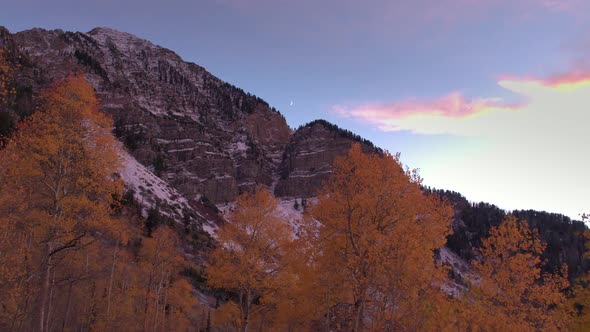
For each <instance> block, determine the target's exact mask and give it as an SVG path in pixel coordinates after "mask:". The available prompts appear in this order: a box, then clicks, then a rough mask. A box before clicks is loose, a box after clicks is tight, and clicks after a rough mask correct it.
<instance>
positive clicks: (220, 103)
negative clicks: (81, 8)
mask: <svg viewBox="0 0 590 332" xmlns="http://www.w3.org/2000/svg"><path fill="white" fill-rule="evenodd" d="M0 31H2V30H0ZM5 31H6V32H5V34H7V37H9V38H10V39H11V40H13V41H14V48H15V49H16V51H17V52H19V53H20V54H21V56H22V59H23V61H22V62H23V64H24V65H23V66H20V68H19V70H18V73H17V84H18V85H19V89H20V90H22V91H30V94H27V95H22V96H20V97H19V98H24V99H26V98H29V99H31V100H30V101H29V102H28V103H23V104H24V105H33V100H32V99H34V96H35V95H36V94H37V92H39V91H40V90H41V89H43V88H44V87H46V86H48V85H49V84H51V82H53V81H55V80H57V79H61V78H63V77H65V76H66V75H68V74H70V73H72V72H82V73H84V74H85V76H86V78H87V79H88V80H89V82H91V84H92V85H93V86H94V88H95V90H96V92H97V95H98V96H99V98H100V101H101V109H102V110H103V111H104V112H106V113H109V114H110V115H111V116H112V117H113V119H114V121H115V133H116V135H117V136H118V138H119V139H120V140H121V141H122V142H123V143H124V144H125V146H126V148H127V150H128V151H129V152H130V154H131V155H132V156H133V158H135V159H137V160H138V161H139V162H140V163H141V164H143V165H144V166H145V167H147V169H148V170H150V171H152V172H153V173H154V174H156V175H157V176H159V177H160V178H161V179H162V180H164V181H166V182H167V183H168V184H169V185H170V186H171V187H172V188H175V190H177V191H178V192H179V193H180V194H181V195H183V196H184V197H186V199H187V200H188V201H191V200H193V201H198V200H202V199H203V198H205V199H206V200H207V201H210V202H212V203H214V204H220V203H225V202H231V201H233V200H234V198H235V196H236V195H238V194H239V193H240V192H242V191H244V190H249V189H251V188H253V187H254V186H256V185H259V184H261V185H266V186H269V187H270V188H273V189H275V188H276V194H277V195H278V196H284V197H285V196H289V197H310V196H313V195H315V191H316V189H317V188H318V187H319V186H320V185H321V181H322V180H323V179H325V178H326V177H327V176H328V175H329V173H330V169H331V164H332V161H333V159H334V158H335V157H336V156H338V155H342V154H345V153H346V151H348V149H349V148H350V145H351V143H352V142H353V141H361V142H363V144H366V143H367V142H364V141H363V140H362V139H360V137H357V136H355V135H353V134H352V133H350V132H346V131H343V130H341V129H339V128H337V127H336V126H334V125H332V124H330V123H328V122H327V121H323V120H321V121H316V122H314V123H311V124H308V125H307V126H304V127H302V128H300V129H298V130H297V131H293V130H292V129H291V128H290V127H289V126H288V125H287V123H286V121H285V119H284V117H283V116H282V115H281V114H280V113H279V112H278V111H277V110H276V109H274V108H272V107H271V106H270V105H269V104H268V103H267V102H265V101H264V100H262V99H261V98H259V97H256V96H254V95H252V94H250V93H247V92H245V91H243V90H242V89H239V88H237V87H235V86H233V85H231V84H228V83H225V82H223V81H221V80H220V79H218V78H217V77H215V76H214V75H212V74H211V73H209V72H207V71H206V70H205V69H204V68H202V67H200V66H198V65H196V64H193V63H188V62H185V61H184V60H182V58H181V57H180V56H178V55H177V54H176V53H174V52H173V51H171V50H168V49H165V48H163V47H160V46H157V45H155V44H153V43H151V42H149V41H147V40H145V39H142V38H139V37H136V36H134V35H132V34H129V33H126V32H121V31H117V30H115V29H111V28H105V27H99V28H95V29H92V30H91V31H89V32H87V33H82V32H64V31H62V30H44V29H31V30H27V31H23V32H19V33H16V34H10V33H9V32H8V31H7V30H5ZM21 111H23V112H24V113H26V112H30V111H32V110H21ZM367 147H368V148H372V145H367Z"/></svg>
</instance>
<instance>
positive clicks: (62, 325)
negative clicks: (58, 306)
mask: <svg viewBox="0 0 590 332" xmlns="http://www.w3.org/2000/svg"><path fill="white" fill-rule="evenodd" d="M73 285H74V283H73V282H70V285H69V287H68V301H67V303H66V313H65V314H64V321H63V323H62V324H61V330H62V331H65V330H66V325H67V324H68V316H69V315H70V305H71V304H72V286H73Z"/></svg>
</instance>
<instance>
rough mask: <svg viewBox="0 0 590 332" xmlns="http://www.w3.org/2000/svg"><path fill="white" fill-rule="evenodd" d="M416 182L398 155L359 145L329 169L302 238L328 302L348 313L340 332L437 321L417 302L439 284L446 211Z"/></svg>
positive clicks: (418, 325)
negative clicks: (312, 255)
mask: <svg viewBox="0 0 590 332" xmlns="http://www.w3.org/2000/svg"><path fill="white" fill-rule="evenodd" d="M420 183H421V179H420V178H419V176H418V174H417V173H416V172H415V171H407V170H406V171H404V169H403V168H402V165H401V163H400V161H399V158H398V157H397V156H395V157H394V156H392V155H390V154H389V153H384V154H383V155H378V154H371V155H370V154H365V153H363V152H362V151H361V147H360V145H358V144H355V145H353V147H352V148H351V150H350V152H349V154H348V155H347V156H346V157H341V158H338V159H336V161H335V162H334V167H333V174H332V177H331V178H330V180H329V181H328V182H327V183H326V184H325V186H324V188H323V189H322V191H321V192H320V194H319V197H318V201H317V204H315V205H314V206H313V207H312V209H311V213H310V215H311V218H309V226H308V229H311V231H309V232H308V233H309V234H311V236H310V237H309V238H310V239H311V240H310V241H312V242H313V245H314V246H315V249H314V251H315V253H316V255H317V257H316V259H317V261H316V262H315V263H314V264H315V266H316V268H317V269H318V273H319V274H318V278H320V279H324V280H325V281H324V282H322V283H323V284H324V285H326V284H327V283H329V282H330V281H332V285H331V286H332V288H335V289H331V290H330V292H327V293H326V294H325V295H324V296H325V298H326V303H328V304H330V303H331V302H334V301H335V300H336V301H337V302H340V303H344V304H347V305H349V307H350V308H351V309H350V316H349V317H348V318H347V319H345V320H344V321H345V323H344V324H345V325H346V326H347V327H346V328H344V329H348V330H353V331H360V330H362V329H364V327H371V328H373V329H377V330H391V329H393V330H395V329H399V328H402V327H404V328H410V329H421V328H423V327H424V326H426V325H425V324H426V322H427V321H428V320H429V319H437V318H436V317H434V315H431V314H430V313H429V312H428V311H427V310H422V306H421V305H417V303H421V302H424V301H428V299H429V298H431V295H429V294H430V293H431V292H437V291H438V289H437V287H438V286H437V285H440V284H441V283H442V280H443V277H444V273H443V271H442V270H441V269H438V268H437V267H436V266H435V262H434V257H433V255H434V251H435V250H436V249H438V248H440V247H441V246H443V245H444V244H445V241H446V235H447V234H449V232H450V219H451V216H452V210H451V208H450V207H449V206H447V205H445V204H444V203H441V202H440V201H438V200H436V199H434V198H430V197H427V196H425V195H424V194H423V193H422V191H421V189H420ZM314 227H315V228H316V230H315V231H314V230H313V229H314ZM314 232H315V234H314ZM314 237H315V240H314V239H313V238H314ZM322 274H324V276H320V275H322ZM324 290H327V289H324ZM318 291H321V290H318ZM328 309H330V308H328ZM326 315H329V312H328V313H326Z"/></svg>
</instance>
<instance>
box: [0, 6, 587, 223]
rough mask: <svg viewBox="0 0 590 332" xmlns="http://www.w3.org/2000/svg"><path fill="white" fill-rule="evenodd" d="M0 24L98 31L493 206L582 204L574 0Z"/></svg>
mask: <svg viewBox="0 0 590 332" xmlns="http://www.w3.org/2000/svg"><path fill="white" fill-rule="evenodd" d="M0 8H2V11H1V12H0V25H3V26H5V27H7V28H8V29H9V30H10V31H12V32H17V31H21V30H26V29H30V28H33V27H42V28H46V29H57V28H59V29H63V30H68V31H82V32H86V31H89V30H91V29H92V28H94V27H97V26H107V27H111V28H115V29H118V30H121V31H125V32H129V33H132V34H135V35H137V36H139V37H142V38H144V39H148V40H150V41H152V42H154V43H156V44H159V45H161V46H164V47H167V48H169V49H172V50H173V51H175V52H176V53H178V54H179V55H180V56H181V57H183V58H184V59H185V60H187V61H190V62H195V63H197V64H199V65H201V66H203V67H205V68H206V69H207V70H209V71H210V72H211V73H213V74H214V75H216V76H218V77H219V78H221V79H223V80H225V81H228V82H230V83H232V84H234V85H236V86H239V87H241V88H243V89H244V90H246V91H249V92H251V93H254V94H256V95H258V96H260V97H262V98H263V99H265V100H266V101H268V102H269V103H270V104H271V105H272V106H275V107H276V108H277V109H278V110H279V111H281V113H283V114H284V115H285V117H286V119H287V122H288V123H289V125H290V126H291V127H294V128H296V127H298V126H300V125H302V124H304V123H307V122H309V121H312V120H314V119H317V118H323V119H326V120H328V121H331V122H333V123H336V124H337V125H339V126H341V127H343V128H346V129H349V130H352V131H353V132H355V133H358V134H359V135H361V136H363V137H365V138H367V139H369V140H371V141H373V142H374V143H375V144H376V145H378V146H380V147H382V148H384V149H387V150H389V151H390V152H392V153H396V152H401V156H402V157H401V158H402V161H403V162H404V163H405V164H406V165H408V166H409V167H410V168H419V169H420V174H421V175H422V177H423V178H424V184H425V185H428V186H433V187H437V188H441V189H449V190H454V191H458V192H460V193H462V194H463V195H464V196H466V197H467V199H469V200H470V201H474V202H478V201H485V202H490V203H493V204H496V205H498V206H499V207H501V208H504V209H507V210H514V209H536V210H542V211H549V212H557V213H563V214H566V215H568V216H570V217H572V218H576V219H579V217H580V214H581V213H583V212H588V211H590V175H589V173H588V167H589V165H590V153H589V148H588V146H589V145H590V135H589V134H590V1H588V0H404V1H400V0H364V1H360V0H356V1H353V0H298V1H292V0H209V1H206V0H191V1H189V0H186V1H180V0H178V1H174V0H168V1H159V0H158V1H153V0H127V1H123V0H117V1H114V0H102V1H80V0H77V1H70V0H53V1H45V0H43V1H39V0H37V1H32V0H19V1H7V0H0Z"/></svg>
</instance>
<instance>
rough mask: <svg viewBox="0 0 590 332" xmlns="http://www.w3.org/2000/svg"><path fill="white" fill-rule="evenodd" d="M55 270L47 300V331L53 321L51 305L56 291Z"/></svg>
mask: <svg viewBox="0 0 590 332" xmlns="http://www.w3.org/2000/svg"><path fill="white" fill-rule="evenodd" d="M53 285H55V270H53V276H52V278H51V285H50V286H49V300H48V301H47V302H48V303H47V318H46V319H45V331H49V323H50V321H51V306H52V304H53V295H54V294H53V293H54V291H55V287H53Z"/></svg>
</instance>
